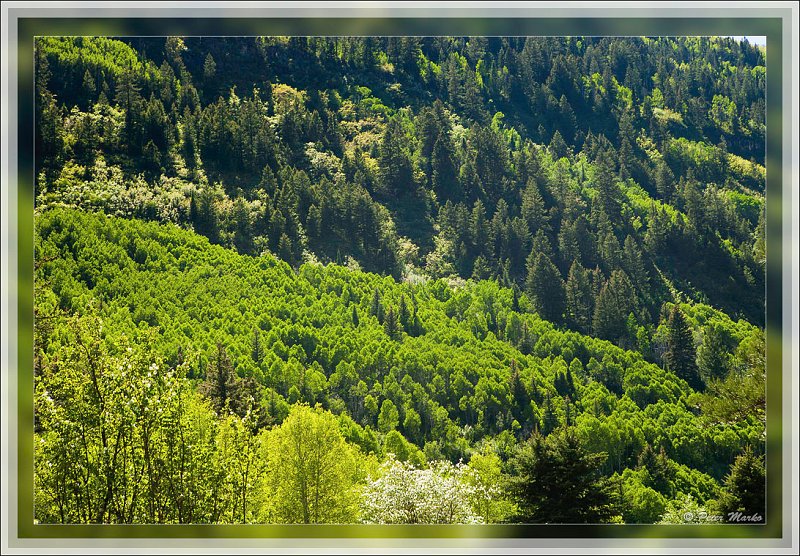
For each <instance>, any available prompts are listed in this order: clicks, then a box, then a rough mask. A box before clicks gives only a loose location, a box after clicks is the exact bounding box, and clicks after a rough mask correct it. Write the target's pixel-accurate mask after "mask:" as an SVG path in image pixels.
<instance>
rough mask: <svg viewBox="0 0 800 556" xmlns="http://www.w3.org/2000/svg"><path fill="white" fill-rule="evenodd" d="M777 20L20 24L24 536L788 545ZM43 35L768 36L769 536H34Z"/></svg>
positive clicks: (679, 532)
mask: <svg viewBox="0 0 800 556" xmlns="http://www.w3.org/2000/svg"><path fill="white" fill-rule="evenodd" d="M782 22H783V20H782V19H781V18H777V17H775V18H663V19H656V18H653V19H651V18H569V19H567V18H547V19H531V18H497V19H494V18H493V19H479V18H458V19H452V18H448V19H444V18H428V19H422V18H380V19H373V18H369V19H367V18H331V19H320V18H270V19H265V18H247V19H245V18H224V19H219V18H216V19H213V18H209V19H182V18H181V19H179V18H168V19H155V18H154V19H150V18H126V19H110V18H83V19H69V18H48V19H44V18H35V19H32V18H21V19H19V20H18V33H19V35H18V49H19V50H18V60H17V63H18V79H19V83H18V93H19V111H18V147H19V153H18V157H19V158H18V164H19V170H18V171H19V175H18V183H19V186H18V187H19V188H18V203H19V204H18V217H19V228H18V232H19V245H18V248H19V253H18V255H19V267H18V273H19V275H18V280H19V283H18V287H19V298H18V299H19V301H18V311H19V314H18V319H19V320H18V322H19V334H18V351H19V354H18V355H19V372H18V379H19V383H18V423H17V430H18V434H19V446H18V450H19V451H18V489H19V490H18V499H17V504H18V535H19V537H20V538H51V539H55V538H76V539H77V538H85V537H90V538H96V539H99V538H126V537H133V538H146V537H156V538H192V537H196V538H202V537H207V538H254V539H257V538H264V537H273V538H276V537H287V538H316V539H323V538H330V537H337V538H377V539H380V538H384V539H386V538H394V537H417V538H446V539H459V538H461V539H466V538H481V537H482V538H503V537H506V538H544V537H549V538H580V537H590V538H776V537H781V536H782V524H783V518H782V506H783V489H782V469H783V467H782V460H783V452H782V436H783V434H782V423H781V415H782V411H783V407H782V394H781V392H782V388H781V385H782V380H781V378H782V374H781V373H782V343H781V338H782V329H781V327H782V322H783V318H782V317H783V300H782V297H781V295H782V294H781V292H782V259H781V253H782V229H783V228H782V210H781V207H782V160H783V159H782V137H783V122H782V114H781V107H782V101H783V99H782V82H783V81H782V69H783V68H782V38H783V34H782ZM37 35H106V36H136V35H149V36H166V35H181V36H188V35H216V36H220V35H237V36H244V35H328V36H332V35H418V36H426V35H439V36H444V35H451V36H466V35H487V36H488V35H494V36H509V35H549V36H563V35H572V36H576V35H595V36H598V35H612V36H659V35H661V36H665V35H672V36H684V35H726V36H728V35H730V36H734V35H737V36H742V35H748V36H758V35H764V36H767V130H768V131H767V164H766V167H767V252H768V254H775V256H772V257H768V259H767V306H766V311H767V319H766V322H767V335H766V336H767V376H768V379H767V432H768V434H767V478H768V504H767V523H766V524H764V525H705V526H702V527H699V526H695V525H674V526H669V525H662V526H654V525H479V526H474V525H472V526H471V525H417V526H406V525H42V524H40V525H35V524H34V522H33V419H32V415H33V387H32V384H33V373H32V369H33V349H32V346H33V183H34V181H33V178H34V169H33V148H32V145H33V125H32V122H33V74H32V68H33V38H34V36H37Z"/></svg>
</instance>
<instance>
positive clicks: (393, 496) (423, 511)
mask: <svg viewBox="0 0 800 556" xmlns="http://www.w3.org/2000/svg"><path fill="white" fill-rule="evenodd" d="M470 473H471V470H470V469H469V468H468V467H466V466H465V465H462V464H461V463H458V464H457V465H453V464H451V463H450V462H447V461H435V462H431V464H430V466H429V467H427V468H424V469H416V468H414V467H413V466H412V465H411V464H409V463H404V462H400V461H397V460H396V459H394V458H393V457H390V459H389V460H388V461H387V462H386V463H384V464H383V465H382V466H381V468H380V471H379V476H378V478H376V479H374V480H372V481H370V482H369V483H368V484H367V486H366V487H365V488H364V490H363V493H362V499H361V516H362V520H363V521H364V522H365V523H482V520H481V518H480V517H479V516H477V515H475V513H474V512H473V510H472V505H471V503H470V501H471V499H472V496H473V490H474V487H472V486H470V481H469V480H468V477H467V476H468V475H469V474H470Z"/></svg>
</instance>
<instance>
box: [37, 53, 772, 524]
mask: <svg viewBox="0 0 800 556" xmlns="http://www.w3.org/2000/svg"><path fill="white" fill-rule="evenodd" d="M764 90H765V54H764V51H763V50H762V49H759V48H757V47H754V46H751V45H749V44H747V43H746V42H738V41H734V40H732V39H724V38H704V37H693V38H674V37H673V38H647V37H643V38H599V37H594V38H587V37H571V38H543V37H527V38H525V37H512V38H504V37H491V38H483V37H435V38H429V37H397V38H385V37H362V38H354V37H342V38H336V39H333V38H314V37H250V38H246V37H245V38H242V37H237V38H233V37H229V38H225V37H215V38H208V37H191V38H189V37H187V38H179V37H166V38H153V37H148V38H120V39H113V38H98V37H43V38H40V39H38V40H37V43H36V109H37V112H36V155H37V158H36V161H37V164H36V168H37V191H36V319H37V320H36V346H35V348H36V358H35V364H36V369H35V371H36V392H37V398H36V438H37V441H36V450H37V458H36V459H37V468H36V479H37V490H36V515H37V519H39V520H41V521H44V522H124V523H127V522H180V523H188V522H301V523H303V522H304V523H318V522H357V521H363V522H368V523H407V522H412V523H423V522H435V523H449V522H477V523H488V522H496V521H523V522H524V521H528V522H565V523H566V522H606V521H611V522H630V523H645V522H647V523H652V522H658V521H662V522H670V521H673V520H677V521H679V522H680V521H681V519H682V518H681V517H680V516H681V515H682V513H681V510H682V509H686V508H694V509H697V508H704V509H708V510H709V511H718V512H736V511H742V512H749V513H750V514H754V513H760V514H761V515H762V516H763V514H764V484H763V473H764V472H763V456H764V333H763V325H764V285H765V279H764V265H765V247H764V219H765V216H764V192H765V183H764V182H765V168H764V163H765V161H764V148H765V118H764V111H765V104H764ZM425 493H429V494H425ZM759 493H760V494H759Z"/></svg>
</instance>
